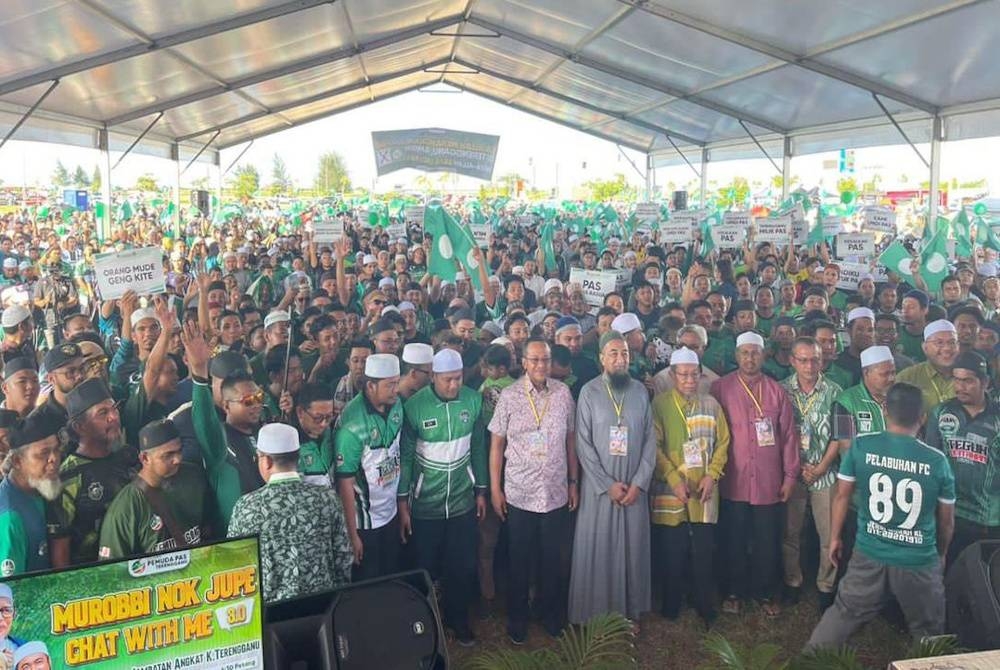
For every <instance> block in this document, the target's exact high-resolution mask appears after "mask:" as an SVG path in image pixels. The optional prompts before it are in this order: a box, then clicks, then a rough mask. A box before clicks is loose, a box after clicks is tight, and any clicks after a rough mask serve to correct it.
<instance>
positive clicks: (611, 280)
mask: <svg viewBox="0 0 1000 670" xmlns="http://www.w3.org/2000/svg"><path fill="white" fill-rule="evenodd" d="M569 283H570V284H579V285H580V287H581V288H583V297H584V299H586V301H587V304H588V305H590V306H591V308H592V309H591V312H592V313H593V312H596V311H597V310H598V309H599V308H600V307H601V306H602V305H603V304H604V296H606V295H607V294H609V293H611V292H612V291H615V290H616V289H617V288H618V273H617V272H615V271H610V272H598V271H596V270H583V269H581V268H572V269H571V270H570V272H569Z"/></svg>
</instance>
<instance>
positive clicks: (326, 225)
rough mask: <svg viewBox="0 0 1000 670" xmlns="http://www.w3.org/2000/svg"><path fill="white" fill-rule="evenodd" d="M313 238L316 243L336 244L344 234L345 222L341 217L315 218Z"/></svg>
mask: <svg viewBox="0 0 1000 670" xmlns="http://www.w3.org/2000/svg"><path fill="white" fill-rule="evenodd" d="M312 227H313V240H315V242H316V244H319V245H322V244H334V243H335V242H336V241H337V240H339V239H340V238H341V237H343V236H344V222H343V221H342V220H341V219H340V217H336V216H333V217H329V218H323V219H319V220H313V222H312Z"/></svg>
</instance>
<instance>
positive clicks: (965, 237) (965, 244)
mask: <svg viewBox="0 0 1000 670" xmlns="http://www.w3.org/2000/svg"><path fill="white" fill-rule="evenodd" d="M951 229H952V231H954V233H955V255H956V256H961V257H962V258H969V257H970V256H972V224H971V223H970V221H969V216H968V215H967V214H966V213H965V208H964V207H963V208H962V209H960V210H959V211H958V214H957V215H956V216H955V218H954V219H953V220H952V222H951Z"/></svg>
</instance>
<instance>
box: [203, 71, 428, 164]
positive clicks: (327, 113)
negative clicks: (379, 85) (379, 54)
mask: <svg viewBox="0 0 1000 670" xmlns="http://www.w3.org/2000/svg"><path fill="white" fill-rule="evenodd" d="M433 81H434V79H433V78H431V79H428V80H427V81H422V82H420V83H419V84H414V85H413V86H407V87H406V88H402V89H400V90H398V91H393V92H392V93H385V94H383V95H376V96H375V98H374V99H373V100H362V101H360V102H353V103H351V104H349V105H344V106H343V107H337V108H336V109H330V110H327V111H325V112H320V113H318V114H311V115H309V116H307V117H305V118H304V119H299V120H297V121H293V122H292V125H293V126H301V125H305V124H307V123H312V122H313V121H319V120H320V119H325V118H327V117H329V116H336V115H337V114H343V113H344V112H349V111H351V110H352V109H358V108H359V107H364V106H365V105H370V104H372V103H374V102H380V101H382V100H388V99H390V98H395V97H396V96H398V95H403V94H404V93H409V92H411V91H415V90H417V89H418V88H421V87H423V86H426V85H427V84H430V83H432V82H433ZM283 130H288V128H284V127H282V128H272V129H271V130H266V131H264V132H262V133H254V134H251V135H244V136H243V137H240V138H239V139H236V140H233V141H232V142H226V143H225V144H222V145H219V146H218V147H217V148H218V150H219V151H222V150H223V149H229V148H230V147H234V146H236V145H237V144H243V143H244V142H248V141H250V140H251V139H254V140H257V139H260V138H262V137H267V136H268V135H273V134H274V133H280V132H281V131H283Z"/></svg>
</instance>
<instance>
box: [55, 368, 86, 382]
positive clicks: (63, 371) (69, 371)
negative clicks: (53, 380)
mask: <svg viewBox="0 0 1000 670" xmlns="http://www.w3.org/2000/svg"><path fill="white" fill-rule="evenodd" d="M85 369H86V367H85V366H84V365H74V366H72V367H70V366H66V367H63V368H59V369H58V370H53V372H55V373H56V374H59V375H64V376H66V377H67V378H69V379H74V378H79V377H82V376H83V373H84V371H85Z"/></svg>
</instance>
